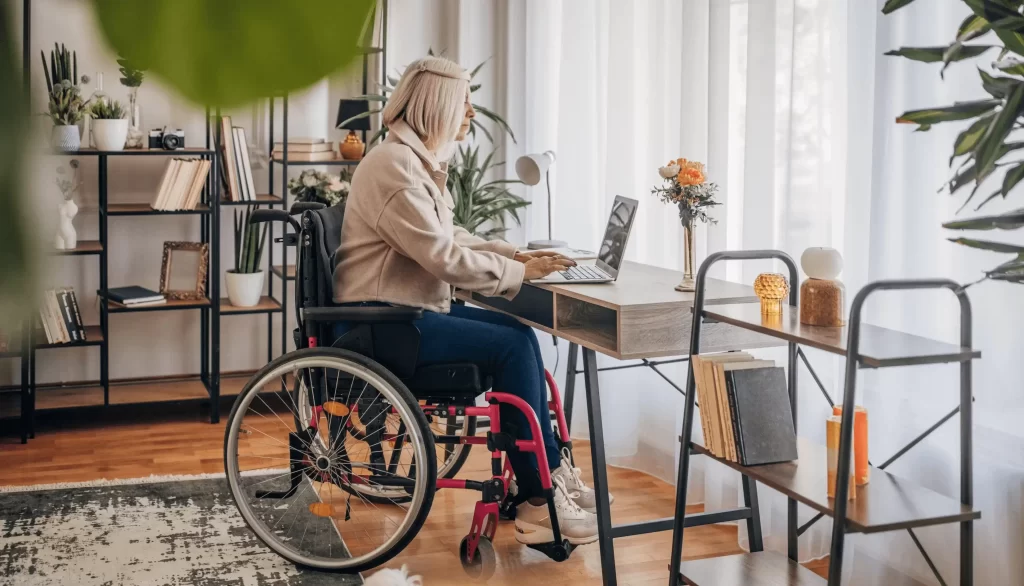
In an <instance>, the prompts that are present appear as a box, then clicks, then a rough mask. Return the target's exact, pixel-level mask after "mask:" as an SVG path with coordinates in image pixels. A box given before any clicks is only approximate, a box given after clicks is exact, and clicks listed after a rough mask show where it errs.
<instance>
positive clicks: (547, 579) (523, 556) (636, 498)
mask: <svg viewBox="0 0 1024 586" xmlns="http://www.w3.org/2000/svg"><path fill="white" fill-rule="evenodd" d="M225 415H226V413H225ZM120 419H121V421H109V420H105V419H104V418H103V417H102V416H101V417H98V418H93V419H92V420H91V421H88V422H81V421H79V422H72V421H67V420H64V421H53V422H45V421H44V422H42V423H41V424H40V425H39V426H37V427H38V429H37V435H36V439H34V440H32V441H30V442H29V444H28V445H21V444H19V443H17V440H15V439H10V438H4V439H2V440H0V486H4V485H31V484H48V483H57V482H77V481H88V480H96V479H101V478H106V479H115V478H137V477H145V476H149V475H153V474H157V475H168V474H198V473H202V472H221V471H223V464H222V458H223V442H224V425H223V423H222V424H220V425H211V424H210V423H209V422H208V420H206V415H205V414H203V413H199V412H198V411H197V410H195V408H194V407H193V408H189V409H185V410H182V411H177V412H172V413H164V414H161V415H159V416H153V415H150V416H146V417H137V418H135V419H134V420H133V421H132V422H130V423H126V422H124V419H125V418H124V416H123V415H122V416H121V417H120ZM576 459H577V463H578V464H579V465H580V466H581V467H582V468H583V469H584V476H585V477H586V478H590V466H589V448H588V446H587V444H586V443H583V442H580V443H579V445H578V446H577V449H576ZM489 469H490V463H489V459H488V458H487V457H486V454H485V453H484V452H483V451H480V450H475V451H474V452H473V454H472V456H471V457H470V459H469V460H468V461H467V463H466V465H465V467H464V468H463V474H461V475H460V476H461V477H466V478H476V479H484V478H486V477H487V476H489ZM608 479H609V485H610V489H611V491H612V492H613V493H614V494H615V496H616V501H615V504H613V505H612V515H613V518H614V522H615V523H627V522H633V521H641V520H645V519H653V518H658V517H665V516H670V515H671V514H672V512H673V499H674V496H675V491H674V489H673V488H672V487H671V486H669V485H668V484H666V483H664V482H661V481H660V480H657V479H654V478H652V477H650V476H646V475H644V474H641V473H639V472H635V471H632V470H624V469H617V468H610V469H609V471H608ZM474 494H477V493H471V492H469V491H441V492H439V493H438V494H437V496H436V497H435V499H434V505H433V508H432V509H431V513H430V516H429V518H428V521H427V523H426V524H425V525H424V527H423V529H422V530H421V531H420V533H419V535H418V536H417V538H416V539H415V540H414V541H413V543H412V544H410V545H409V547H407V548H406V550H405V551H404V552H403V553H402V554H401V555H400V556H399V557H398V558H397V559H395V560H393V561H392V562H391V563H389V564H388V565H389V567H398V566H401V565H402V564H407V565H408V566H409V568H410V569H411V570H412V571H413V572H415V573H417V574H420V575H422V576H423V579H424V584H425V585H426V586H433V585H439V584H463V583H472V581H470V580H469V579H468V578H466V577H465V576H464V575H463V573H462V570H461V567H460V565H459V562H458V558H457V552H458V547H459V541H460V540H461V539H462V537H463V535H465V533H466V530H467V529H468V526H469V523H470V520H471V516H472V510H473V502H474ZM696 510H699V508H695V509H694V511H696ZM686 537H687V539H686V543H685V547H684V552H683V553H684V557H686V558H687V559H690V558H700V557H709V556H717V555H726V554H730V553H738V552H739V551H740V550H739V548H738V547H737V545H736V528H735V527H731V526H709V527H698V528H693V529H688V530H687V531H686ZM671 540H672V535H671V533H668V532H666V533H659V534H653V535H644V536H637V537H630V538H625V539H618V540H616V541H615V554H616V565H617V570H618V578H619V584H624V585H625V584H628V585H644V586H646V585H655V584H659V585H660V584H667V582H668V563H669V550H670V549H671ZM495 548H496V550H497V554H498V568H497V571H496V573H495V575H494V577H493V578H492V579H491V580H489V581H488V584H498V585H501V584H509V585H513V584H514V585H521V584H528V583H530V582H531V581H535V583H536V584H598V583H600V578H601V560H600V556H599V554H598V548H597V544H596V543H595V544H592V545H587V546H582V547H580V548H578V549H577V550H576V551H575V552H574V553H573V555H572V558H571V559H569V560H568V561H566V562H564V563H561V564H556V563H554V562H551V561H550V560H548V559H547V558H546V557H545V556H544V555H542V554H540V553H538V552H536V551H533V550H530V549H527V548H525V547H523V546H521V545H519V544H518V543H516V541H515V537H514V531H513V530H512V526H511V523H502V525H501V526H500V527H499V528H498V535H497V539H496V543H495ZM812 569H813V570H815V571H816V572H818V573H819V574H822V575H824V573H823V572H825V571H827V562H825V563H821V562H818V563H816V564H814V567H812Z"/></svg>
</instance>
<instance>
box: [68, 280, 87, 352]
mask: <svg viewBox="0 0 1024 586" xmlns="http://www.w3.org/2000/svg"><path fill="white" fill-rule="evenodd" d="M71 309H72V313H74V315H75V326H76V327H77V328H78V339H79V341H81V342H85V341H86V339H85V323H83V322H82V311H81V309H79V307H78V295H75V290H74V289H71Z"/></svg>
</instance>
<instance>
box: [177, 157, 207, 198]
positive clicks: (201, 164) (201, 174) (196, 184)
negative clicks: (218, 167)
mask: <svg viewBox="0 0 1024 586" xmlns="http://www.w3.org/2000/svg"><path fill="white" fill-rule="evenodd" d="M196 163H197V167H196V173H195V177H193V179H192V185H191V186H190V187H189V191H188V196H187V197H186V198H185V203H184V204H183V205H182V207H181V209H183V210H194V209H196V206H197V205H199V200H200V198H202V196H203V186H205V185H206V176H207V175H209V173H210V161H206V160H198V161H196Z"/></svg>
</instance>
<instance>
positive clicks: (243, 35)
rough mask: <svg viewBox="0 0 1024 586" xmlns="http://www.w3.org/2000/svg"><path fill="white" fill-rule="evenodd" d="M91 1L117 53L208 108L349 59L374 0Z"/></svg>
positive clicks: (321, 73) (284, 88)
mask: <svg viewBox="0 0 1024 586" xmlns="http://www.w3.org/2000/svg"><path fill="white" fill-rule="evenodd" d="M92 1H93V5H94V6H95V8H96V16H97V19H98V21H99V26H100V28H101V30H102V31H103V34H104V36H105V37H106V39H107V41H108V42H109V43H110V45H111V46H112V47H113V49H114V51H115V52H116V53H117V54H119V55H121V57H123V58H125V59H128V60H129V61H131V62H132V63H135V64H137V66H138V67H139V68H141V69H147V70H149V71H150V72H151V73H152V74H153V75H155V76H158V77H160V78H162V79H163V80H164V81H165V82H166V83H167V84H168V85H170V86H171V87H173V88H175V89H176V90H178V91H179V92H180V93H181V94H182V95H183V96H185V97H186V98H188V99H190V100H192V101H193V102H195V103H197V104H207V105H214V106H235V105H239V104H244V103H247V102H251V101H253V100H255V99H257V98H261V97H264V96H272V95H285V94H287V93H288V92H291V91H293V90H297V89H300V88H303V87H306V86H309V85H310V84H312V83H314V82H316V81H318V80H320V79H322V78H323V77H325V76H327V75H329V74H331V73H333V72H335V71H337V70H339V69H342V68H343V67H345V66H347V65H349V64H350V63H352V62H354V61H355V60H356V59H357V58H358V57H359V54H360V53H359V47H358V39H359V35H360V31H362V30H363V28H364V25H366V24H367V22H368V20H369V19H372V18H373V13H374V7H375V2H374V0H346V1H344V2H337V1H335V0H304V1H303V2H280V1H278V0H245V1H244V2H243V1H241V0H219V1H217V2H208V1H206V0H147V1H146V2H123V1H121V0H92ZM325 23H330V34H324V24H325Z"/></svg>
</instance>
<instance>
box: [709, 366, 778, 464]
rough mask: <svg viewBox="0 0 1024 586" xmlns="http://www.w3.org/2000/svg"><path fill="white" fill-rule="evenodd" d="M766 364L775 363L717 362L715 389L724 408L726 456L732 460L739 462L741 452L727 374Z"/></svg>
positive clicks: (723, 427)
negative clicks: (738, 445)
mask: <svg viewBox="0 0 1024 586" xmlns="http://www.w3.org/2000/svg"><path fill="white" fill-rule="evenodd" d="M764 366H774V363H773V362H772V361H770V360H741V361H736V362H724V363H722V362H720V363H717V364H715V391H716V392H717V393H718V402H719V405H720V406H721V409H722V410H721V413H720V416H721V418H722V430H723V433H722V436H723V437H724V438H725V453H726V457H727V458H728V460H729V461H730V462H739V461H740V454H739V449H738V447H737V439H736V438H737V434H736V421H735V418H734V417H733V409H732V403H731V402H730V400H729V389H728V386H727V383H726V374H727V373H728V372H730V371H733V370H741V369H745V368H761V367H764Z"/></svg>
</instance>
